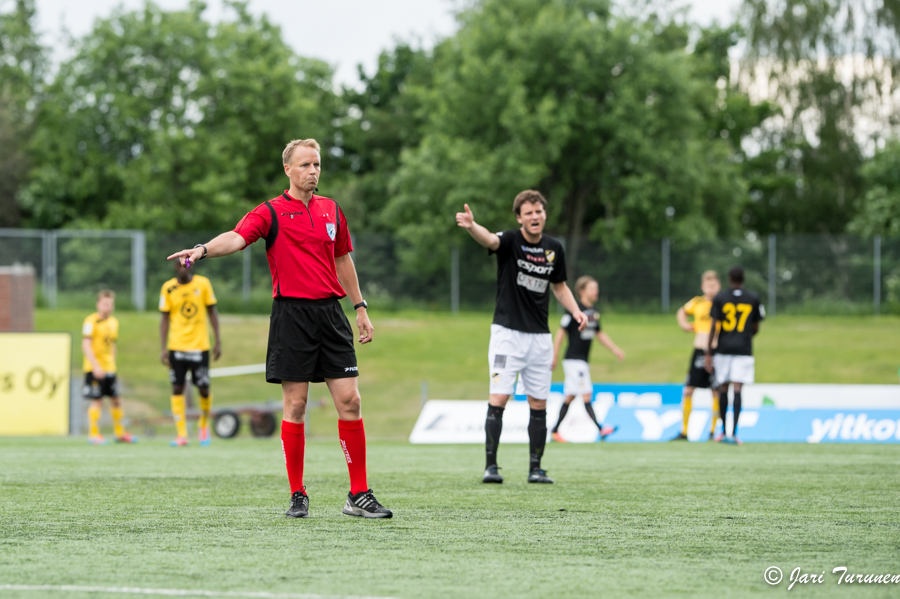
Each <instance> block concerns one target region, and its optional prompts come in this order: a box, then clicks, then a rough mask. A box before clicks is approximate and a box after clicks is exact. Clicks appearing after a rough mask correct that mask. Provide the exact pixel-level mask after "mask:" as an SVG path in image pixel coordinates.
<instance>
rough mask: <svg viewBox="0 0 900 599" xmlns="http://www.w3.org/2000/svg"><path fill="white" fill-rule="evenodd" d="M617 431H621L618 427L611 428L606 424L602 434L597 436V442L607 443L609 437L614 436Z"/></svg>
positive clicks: (601, 431) (601, 430)
mask: <svg viewBox="0 0 900 599" xmlns="http://www.w3.org/2000/svg"><path fill="white" fill-rule="evenodd" d="M617 430H619V427H618V426H611V425H609V424H605V425H603V427H602V428H601V429H600V434H599V435H598V436H597V440H598V441H606V438H607V437H608V436H610V435H611V434H613V433H614V432H616V431H617Z"/></svg>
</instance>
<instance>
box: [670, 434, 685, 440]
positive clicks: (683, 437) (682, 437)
mask: <svg viewBox="0 0 900 599" xmlns="http://www.w3.org/2000/svg"><path fill="white" fill-rule="evenodd" d="M687 440H688V438H687V435H685V434H684V433H678V436H677V437H673V438H672V439H670V441H687Z"/></svg>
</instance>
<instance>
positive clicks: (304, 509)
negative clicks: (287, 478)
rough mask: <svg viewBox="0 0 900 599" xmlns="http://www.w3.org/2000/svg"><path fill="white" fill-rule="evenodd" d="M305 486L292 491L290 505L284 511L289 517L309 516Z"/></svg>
mask: <svg viewBox="0 0 900 599" xmlns="http://www.w3.org/2000/svg"><path fill="white" fill-rule="evenodd" d="M305 491H306V487H303V488H302V489H300V490H299V491H294V493H293V494H292V495H291V507H289V508H288V511H286V512H285V513H284V515H285V516H289V517H291V518H308V517H309V497H308V496H307V495H306V492H305Z"/></svg>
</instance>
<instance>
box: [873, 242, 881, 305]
mask: <svg viewBox="0 0 900 599" xmlns="http://www.w3.org/2000/svg"><path fill="white" fill-rule="evenodd" d="M874 245H875V267H874V271H875V272H874V273H873V275H874V277H873V281H872V297H873V299H874V300H875V316H878V315H879V314H881V235H876V236H875V244H874Z"/></svg>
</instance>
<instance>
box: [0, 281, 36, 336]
mask: <svg viewBox="0 0 900 599" xmlns="http://www.w3.org/2000/svg"><path fill="white" fill-rule="evenodd" d="M0 331H4V332H25V333H30V332H32V331H34V269H33V268H31V267H30V266H3V267H0Z"/></svg>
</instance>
